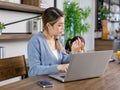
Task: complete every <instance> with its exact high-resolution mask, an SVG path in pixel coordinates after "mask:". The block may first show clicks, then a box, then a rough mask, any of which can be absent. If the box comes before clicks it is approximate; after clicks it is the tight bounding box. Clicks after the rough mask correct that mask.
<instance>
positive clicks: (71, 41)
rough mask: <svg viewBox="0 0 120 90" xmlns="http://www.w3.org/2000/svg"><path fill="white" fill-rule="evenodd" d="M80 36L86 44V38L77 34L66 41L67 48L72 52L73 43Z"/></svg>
mask: <svg viewBox="0 0 120 90" xmlns="http://www.w3.org/2000/svg"><path fill="white" fill-rule="evenodd" d="M78 38H80V40H81V42H83V43H84V44H85V40H84V38H83V37H81V36H75V37H73V38H72V39H68V40H67V42H66V45H65V50H67V51H69V52H71V45H72V43H73V42H74V41H75V40H77V39H78Z"/></svg>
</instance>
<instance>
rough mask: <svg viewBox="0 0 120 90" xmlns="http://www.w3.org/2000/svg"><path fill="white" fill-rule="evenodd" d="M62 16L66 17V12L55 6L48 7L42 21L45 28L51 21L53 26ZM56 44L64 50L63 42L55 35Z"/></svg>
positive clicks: (45, 28)
mask: <svg viewBox="0 0 120 90" xmlns="http://www.w3.org/2000/svg"><path fill="white" fill-rule="evenodd" d="M60 17H64V13H63V12H62V11H61V10H59V9H58V8H55V7H50V8H47V9H46V10H45V11H44V12H43V14H42V22H43V28H44V30H47V27H46V24H47V23H50V24H51V25H52V26H53V25H54V24H55V23H56V22H57V21H58V20H59V18H60ZM55 45H56V48H58V49H59V50H60V51H62V50H63V48H62V44H61V43H60V42H59V40H58V39H57V37H55Z"/></svg>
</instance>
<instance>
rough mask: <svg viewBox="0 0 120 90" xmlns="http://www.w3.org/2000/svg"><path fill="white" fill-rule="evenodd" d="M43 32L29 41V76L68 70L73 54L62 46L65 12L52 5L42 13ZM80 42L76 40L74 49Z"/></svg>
mask: <svg viewBox="0 0 120 90" xmlns="http://www.w3.org/2000/svg"><path fill="white" fill-rule="evenodd" d="M42 19H43V27H44V30H43V32H42V33H41V32H39V33H38V34H36V35H35V36H33V37H32V38H31V39H30V41H29V43H28V48H27V50H28V61H29V66H30V68H29V76H36V75H46V74H50V73H55V72H66V71H67V69H68V66H69V60H70V56H71V55H67V54H66V53H65V52H64V49H63V48H62V44H61V43H62V40H61V37H60V36H61V35H62V34H63V32H64V14H63V12H62V11H60V10H59V9H57V8H54V7H50V8H48V9H46V10H45V11H44V13H43V14H42ZM78 43H80V41H79V40H78V41H77V42H75V45H74V46H73V49H72V51H73V52H76V51H75V50H74V49H75V48H78V47H76V46H77V45H78Z"/></svg>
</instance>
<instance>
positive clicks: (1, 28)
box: [0, 22, 5, 35]
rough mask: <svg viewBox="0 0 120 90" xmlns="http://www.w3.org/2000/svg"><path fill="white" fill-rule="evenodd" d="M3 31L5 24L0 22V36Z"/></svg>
mask: <svg viewBox="0 0 120 90" xmlns="http://www.w3.org/2000/svg"><path fill="white" fill-rule="evenodd" d="M3 29H5V24H4V23H2V22H0V35H1V34H2V30H3Z"/></svg>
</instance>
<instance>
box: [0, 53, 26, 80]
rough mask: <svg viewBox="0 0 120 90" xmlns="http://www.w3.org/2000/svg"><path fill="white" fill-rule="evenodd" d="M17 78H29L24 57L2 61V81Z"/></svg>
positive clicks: (0, 66)
mask: <svg viewBox="0 0 120 90" xmlns="http://www.w3.org/2000/svg"><path fill="white" fill-rule="evenodd" d="M17 76H22V79H23V78H26V77H27V76H28V74H27V67H26V61H25V57H24V55H21V56H16V57H9V58H3V59H0V81H3V80H7V79H10V78H14V77H17Z"/></svg>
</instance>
